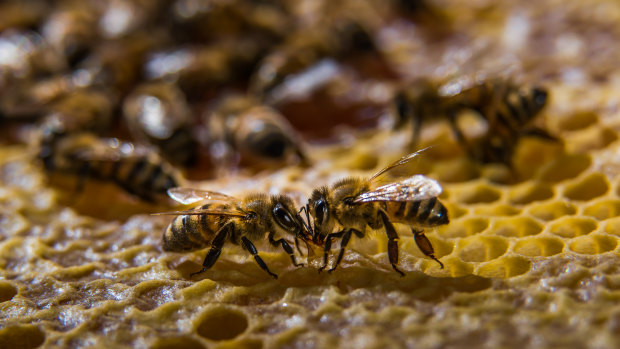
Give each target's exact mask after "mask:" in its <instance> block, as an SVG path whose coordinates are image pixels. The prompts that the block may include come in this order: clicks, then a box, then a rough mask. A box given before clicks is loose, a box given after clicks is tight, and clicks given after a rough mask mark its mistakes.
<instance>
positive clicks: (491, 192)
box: [455, 184, 501, 204]
mask: <svg viewBox="0 0 620 349" xmlns="http://www.w3.org/2000/svg"><path fill="white" fill-rule="evenodd" d="M455 194H456V195H455V196H456V200H457V201H460V202H464V203H466V204H479V203H489V202H495V201H497V200H499V198H500V197H501V192H500V191H499V190H497V189H495V188H493V187H491V186H489V185H485V184H477V185H475V186H473V187H467V188H463V190H461V191H460V192H457V193H455Z"/></svg>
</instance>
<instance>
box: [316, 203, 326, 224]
mask: <svg viewBox="0 0 620 349" xmlns="http://www.w3.org/2000/svg"><path fill="white" fill-rule="evenodd" d="M314 212H315V215H316V220H317V222H318V223H319V225H322V224H323V221H324V220H325V219H326V218H327V203H326V202H325V200H323V199H321V200H319V201H317V202H316V203H315V204H314Z"/></svg>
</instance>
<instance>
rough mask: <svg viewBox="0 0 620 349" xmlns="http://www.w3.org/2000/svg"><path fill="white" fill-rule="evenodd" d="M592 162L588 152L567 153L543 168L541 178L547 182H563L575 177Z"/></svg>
mask: <svg viewBox="0 0 620 349" xmlns="http://www.w3.org/2000/svg"><path fill="white" fill-rule="evenodd" d="M591 164H592V158H591V157H590V155H588V154H566V155H563V156H561V157H559V158H557V159H555V160H554V161H553V162H551V163H550V164H549V165H547V166H545V167H543V168H542V170H541V172H540V177H539V178H540V180H542V181H545V182H561V181H563V180H565V179H569V178H575V177H577V176H578V175H579V174H581V173H582V172H583V171H585V170H587V169H588V167H590V165H591Z"/></svg>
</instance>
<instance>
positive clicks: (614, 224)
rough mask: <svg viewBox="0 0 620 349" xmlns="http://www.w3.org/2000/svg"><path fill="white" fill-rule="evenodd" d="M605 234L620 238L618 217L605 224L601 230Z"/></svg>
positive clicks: (619, 219) (619, 218) (619, 220)
mask: <svg viewBox="0 0 620 349" xmlns="http://www.w3.org/2000/svg"><path fill="white" fill-rule="evenodd" d="M603 231H604V232H606V233H607V234H613V235H617V236H620V217H617V218H612V219H610V220H608V221H607V222H606V223H605V228H604V229H603Z"/></svg>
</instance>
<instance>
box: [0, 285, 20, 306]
mask: <svg viewBox="0 0 620 349" xmlns="http://www.w3.org/2000/svg"><path fill="white" fill-rule="evenodd" d="M16 294H17V288H15V286H13V285H12V284H11V283H10V282H8V281H0V303H2V302H6V301H10V300H11V299H13V297H15V295H16Z"/></svg>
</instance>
